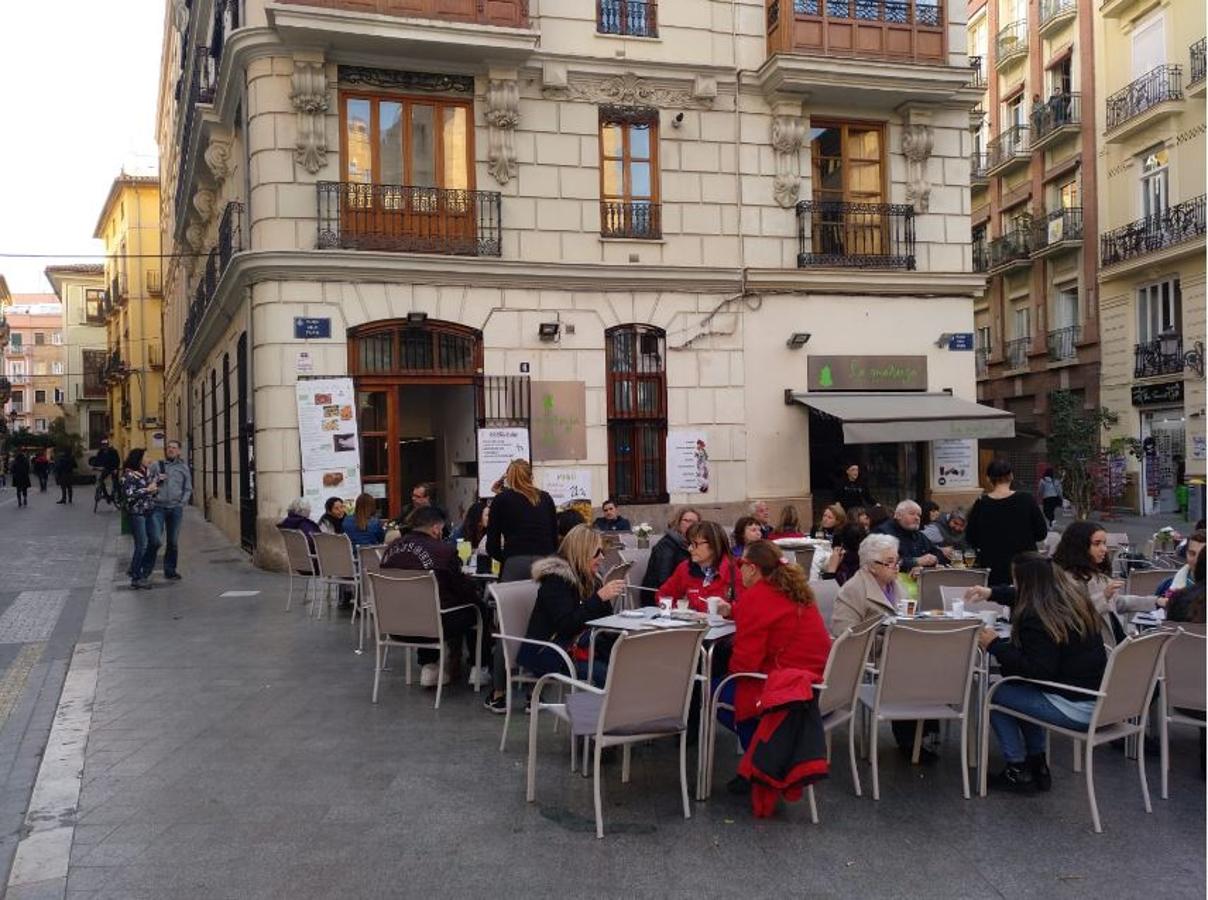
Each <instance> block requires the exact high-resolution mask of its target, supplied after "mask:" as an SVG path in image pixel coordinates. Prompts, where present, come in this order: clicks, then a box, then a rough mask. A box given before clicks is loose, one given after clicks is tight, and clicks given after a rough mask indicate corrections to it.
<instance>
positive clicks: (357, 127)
mask: <svg viewBox="0 0 1208 900" xmlns="http://www.w3.org/2000/svg"><path fill="white" fill-rule="evenodd" d="M347 110H348V112H347V114H346V118H347V120H348V137H347V140H348V180H349V181H355V182H359V183H361V184H369V183H370V182H371V181H373V151H372V149H371V146H370V143H369V135H370V131H369V101H368V100H349V101H348V106H347Z"/></svg>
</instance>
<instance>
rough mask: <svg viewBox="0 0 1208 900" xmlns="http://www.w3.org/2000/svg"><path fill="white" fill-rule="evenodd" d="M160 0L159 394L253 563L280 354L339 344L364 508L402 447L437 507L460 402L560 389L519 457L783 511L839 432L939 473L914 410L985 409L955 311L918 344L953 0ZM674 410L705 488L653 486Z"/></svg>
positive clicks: (329, 361)
mask: <svg viewBox="0 0 1208 900" xmlns="http://www.w3.org/2000/svg"><path fill="white" fill-rule="evenodd" d="M404 6H405V9H404ZM175 9H176V7H172V6H170V8H169V14H168V25H169V28H168V31H167V33H166V34H165V40H164V55H163V68H162V73H161V84H160V116H159V126H158V127H159V132H158V136H159V141H160V148H161V173H162V178H163V191H162V196H163V217H162V220H163V223H164V246H165V247H166V248H168V247H170V248H173V251H174V255H173V257H172V259H171V261H170V262H169V263H168V270H167V272H166V276H165V300H166V311H165V340H166V346H167V347H168V348H169V353H170V358H169V359H168V362H167V369H166V391H167V401H166V407H167V417H168V427H169V431H171V432H173V433H180V434H185V435H187V436H188V440H187V445H188V452H189V455H190V460H191V462H192V465H193V467H194V473H195V484H196V485H197V490H196V493H195V496H196V498H197V502H199V503H201V504H202V505H203V506H204V509H205V511H206V514H207V516H208V517H209V518H210V519H211V520H212V521H215V522H216V523H218V524H219V525H220V527H222V528H223V529H224V530H225V531H227V532H228V533H229V534H231V535H236V534H238V535H240V536H241V538H242V541H243V544H244V546H245V547H246V548H247V549H249V550H255V552H256V554H257V559H258V560H259V561H261V562H262V563H264V564H271V563H274V562H276V561H278V560H280V558H281V549H280V546H279V540H278V538H277V535H276V534H275V532H274V531H273V525H274V524H275V522H276V521H277V520H279V518H280V516H281V514H282V511H283V509H284V507H285V506H286V504H287V503H288V502H289V500H290V499H291V498H292V497H294V496H296V495H297V494H298V493H299V491H300V483H301V482H300V452H299V444H298V431H297V413H296V408H295V383H296V381H297V380H298V379H299V378H300V377H307V376H309V375H314V376H323V375H327V376H343V375H351V376H352V377H353V378H354V379H355V380H356V384H357V391H358V394H357V417H358V424H359V428H360V434H361V445H362V454H361V455H362V459H361V472H362V479H363V481H364V482H365V484H366V485H367V490H370V492H371V493H374V494H375V495H376V496H377V497H378V498H379V501H380V504H381V506H382V508H383V509H384V510H385V511H387V512H389V513H391V514H395V513H397V512H399V510H401V508H402V507H403V506H404V505H405V504H406V502H407V500H408V497H409V491H410V487H411V485H412V484H413V483H415V482H416V481H419V480H424V479H428V478H431V479H433V480H435V481H436V482H437V485H438V491H439V499H440V500H441V502H442V504H443V505H444V506H445V507H446V508H447V509H449V511H450V513H451V514H453V515H457V514H458V513H459V512H460V511H461V510H462V509H464V508H465V507H466V506H467V505H468V504H469V502H470V501H471V500H472V499H473V495H474V493H475V486H476V482H475V478H474V473H475V471H476V464H477V459H476V449H475V448H476V445H475V438H474V429H475V427H476V425H477V426H493V425H512V426H521V427H523V426H526V425H527V426H529V427H530V428H531V431H532V434H533V440H534V446H535V447H536V445H537V443H538V441H537V438H538V434H539V432H541V431H542V430H543V429H545V428H547V426H549V422H548V421H543V420H542V417H543V416H544V415H545V414H546V413H548V412H549V410H548V408H546V407H545V404H546V403H547V402H552V401H547V399H546V398H549V397H552V396H557V397H559V398H562V397H570V398H571V402H569V405H568V406H567V408H568V409H570V410H572V412H571V413H569V414H567V415H560V414H559V415H557V416H556V418H557V420H558V422H560V423H561V424H562V425H567V430H568V431H569V432H571V433H572V434H573V435H574V439H568V440H566V441H561V440H560V439H558V440H554V441H553V442H552V444H553V449H551V448H550V447H548V446H547V447H546V448H545V450H544V451H542V452H536V451H535V453H534V462H535V467H536V470H537V475H538V480H539V481H543V480H544V479H545V478H546V477H547V476H548V475H549V473H550V471H551V470H553V469H566V468H574V469H580V470H586V471H588V472H589V473H590V483H591V495H592V499H593V501H595V502H596V503H597V504H598V503H599V502H601V501H602V500H603V499H604V498H605V497H606V496H610V495H611V496H614V497H616V498H617V499H618V501H619V502H620V503H621V504H622V506H623V507H625V508H626V514H627V515H628V516H629V517H630V518H631V520H634V521H642V520H650V521H652V522H659V521H660V520H661V519H662V517H663V515H664V514H665V512H666V508H667V505H668V504H682V503H694V504H696V505H698V506H701V507H702V508H705V509H707V510H710V511H711V514H714V515H716V516H718V517H719V518H721V519H722V520H723V521H732V520H733V519H734V517H736V516H737V514H738V512H739V509H740V507H741V506H742V505H744V504H745V503H747V502H748V501H750V500H753V499H760V498H762V499H767V500H769V501H770V502H771V503H772V504H773V505H774V506H775V505H778V504H781V503H786V502H794V503H796V504H797V505H798V508H799V510H800V512H801V513H802V515H803V516H806V517H809V516H812V515H813V514H814V507H815V506H817V505H818V504H819V503H822V502H825V500H826V499H827V498H828V496H829V492H830V490H831V489H832V485H833V483H834V480H835V478H836V477H837V475H838V472H839V470H840V467H841V465H842V463H843V462H845V461H847V460H848V459H857V460H860V461H861V462H863V463H864V465H865V466H866V467H867V468H868V469H869V470H870V475H871V480H872V485H873V488H874V492H875V493H877V496H878V499H882V500H883V501H884V502H893V501H895V500H897V499H899V498H900V497H905V496H914V497H920V496H925V495H934V496H935V497H936V498H937V499H938V500H940V502H941V503H943V504H944V505H952V504H955V503H958V502H967V501H968V500H969V499H971V497H972V496H973V495H974V492H975V491H976V484H975V483H974V484H972V485H969V486H965V487H962V488H953V487H952V486H951V478H950V477H947V478H943V477H942V478H939V479H937V483H935V484H932V479H931V477H930V471H931V468H932V450H931V444H930V443H929V442H930V441H931V440H933V439H936V438H966V439H967V438H981V437H994V436H1010V434H1011V433H1012V420H1011V417H1010V416H1009V415H1007V414H1006V413H1004V412H997V413H996V412H995V411H993V410H987V409H986V408H984V407H978V406H977V405H976V403H975V381H974V353H973V352H972V343H971V342H970V343H969V345H968V351H967V352H965V351H963V350H960V349H951V350H950V349H948V348H949V347H950V346H953V347H960V346H964V344H963V342H962V340H961V336H962V335H968V336H970V337H971V335H972V332H973V301H974V298H975V296H977V295H978V294H979V293H980V292H981V291H982V289H983V285H984V282H983V279H982V277H981V276H980V275H976V274H974V273H973V271H972V267H971V254H970V217H969V212H970V211H969V158H970V153H971V151H972V135H971V132H970V129H969V121H970V109H971V108H972V106H973V105H974V104H975V103H976V102H977V99H978V97H979V95H980V92H979V91H977V90H975V89H971V88H970V87H969V81H970V69H969V66H968V59H967V56H966V53H965V12H964V4H963V3H953V4H950V5H943V6H935V5H926V4H923V3H912V2H903V3H897V2H885V3H876V4H863V3H861V2H860V0H849V2H847V3H844V2H838V3H836V2H829V3H825V4H823V3H821V2H814V0H736V2H720V0H712V2H710V0H665V2H662V3H658V4H657V5H656V4H654V3H649V4H646V3H641V2H635V0H628V2H620V0H599V2H597V3H586V2H584V3H579V2H573V3H572V2H565V3H542V4H540V6H539V7H538V5H537V4H535V3H525V2H523V0H514V2H507V0H489V2H486V3H480V2H479V3H476V2H471V0H465V2H453V3H447V2H442V3H435V2H431V0H417V2H415V3H411V4H406V5H402V4H398V3H394V2H388V0H368V2H366V0H359V2H353V0H279V2H272V3H263V2H260V0H247V2H231V0H227V2H221V0H217V2H212V0H194V2H193V3H192V4H191V5H190V6H189V8H188V15H187V16H186V15H185V14H184V10H183V9H182V10H179V16H176V15H175V13H174V10H175ZM300 320H304V321H300ZM328 329H329V330H328ZM950 335H957V339H956V340H955V341H953V340H951V339H950ZM822 372H825V373H826V375H825V377H823V376H822V375H821V373H822ZM551 383H552V384H553V385H554V387H552V388H551V387H550V385H551ZM578 396H581V397H582V412H581V413H579V412H577V410H578V409H579V407H578V406H577V400H576V399H575V398H577V397H578ZM559 402H561V400H560V401H559ZM559 409H561V407H559ZM580 417H581V420H580ZM568 421H569V424H568ZM669 432H670V433H672V434H673V435H674V434H679V433H689V434H698V435H700V436H701V438H702V439H703V440H705V441H706V444H707V452H708V457H709V463H708V465H709V479H708V485H707V488H706V489H704V490H701V491H694V492H690V493H689V492H680V491H676V490H671V489H669V488H670V487H673V486H674V485H669V484H668V481H667V476H666V469H667V460H666V458H665V457H666V452H667V450H666V439H667V435H668V433H669ZM551 453H552V454H553V455H550V454H551ZM559 453H561V454H563V455H562V456H559V455H558V454H559ZM567 454H569V455H567Z"/></svg>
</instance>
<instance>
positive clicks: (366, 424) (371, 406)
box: [357, 391, 386, 433]
mask: <svg viewBox="0 0 1208 900" xmlns="http://www.w3.org/2000/svg"><path fill="white" fill-rule="evenodd" d="M357 405H358V407H359V409H360V414H361V416H360V417H361V432H362V433H364V432H369V431H385V430H386V392H385V391H361V392H360V393H359V394H358V395H357Z"/></svg>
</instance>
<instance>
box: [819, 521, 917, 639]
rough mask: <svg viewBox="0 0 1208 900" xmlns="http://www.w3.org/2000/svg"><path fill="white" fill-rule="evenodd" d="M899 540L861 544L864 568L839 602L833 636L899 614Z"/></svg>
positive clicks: (880, 537)
mask: <svg viewBox="0 0 1208 900" xmlns="http://www.w3.org/2000/svg"><path fill="white" fill-rule="evenodd" d="M898 563H899V559H898V540H897V538H894V537H890V536H889V535H887V534H870V535H869V536H868V537H866V538H865V539H864V540H863V541H861V542H860V568H859V569H858V570H856V574H855V575H853V576H852V577H851V578H849V579H847V581H846V582H845V583H844V585H843V587H842V588H841V589H840V591H839V596H838V597H837V598H835V608H834V612H833V613H832V614H831V634H835V635H839V634H842V633H843V632H844V631H846V630H847V629H848V628H850V627H851V626H853V625H858V624H859V623H860V622H862V621H864V620H865V619H867V618H870V617H877V616H880V617H885V616H892V615H895V614H896V613H897V611H898V599H899V597H900V594H899V592H898Z"/></svg>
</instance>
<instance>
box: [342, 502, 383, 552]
mask: <svg viewBox="0 0 1208 900" xmlns="http://www.w3.org/2000/svg"><path fill="white" fill-rule="evenodd" d="M344 534H345V535H347V537H348V540H350V541H352V545H353V546H354V547H369V546H373V545H374V544H382V543H385V541H386V529H385V527H384V526H383V525H382V520H381V519H380V518H378V514H377V501H376V500H374V499H373V497H371V496H370V495H369V494H361V495H360V496H359V497H357V501H356V504H355V505H354V506H353V508H352V515H351V516H345V517H344Z"/></svg>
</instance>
